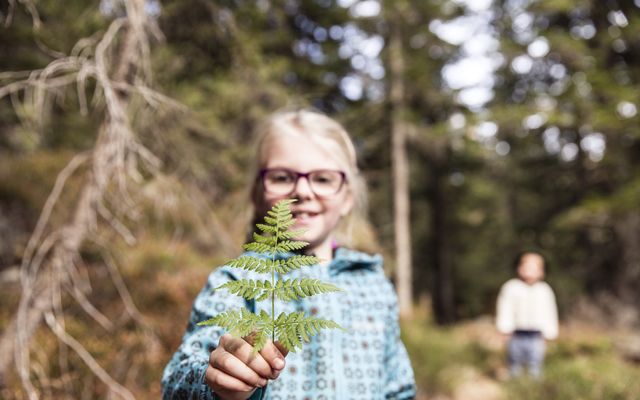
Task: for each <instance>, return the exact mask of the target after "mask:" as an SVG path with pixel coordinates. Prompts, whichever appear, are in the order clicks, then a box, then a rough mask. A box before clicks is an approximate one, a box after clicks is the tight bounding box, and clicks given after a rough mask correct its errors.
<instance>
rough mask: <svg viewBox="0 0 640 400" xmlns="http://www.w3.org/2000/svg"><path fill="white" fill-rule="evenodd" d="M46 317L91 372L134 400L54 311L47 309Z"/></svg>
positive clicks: (128, 399)
mask: <svg viewBox="0 0 640 400" xmlns="http://www.w3.org/2000/svg"><path fill="white" fill-rule="evenodd" d="M44 319H45V321H46V322H47V325H49V327H50V328H51V331H52V332H53V333H54V334H55V335H56V336H57V337H58V338H59V339H60V340H61V341H62V342H63V343H64V344H66V345H67V346H69V347H71V348H72V349H73V350H74V351H75V352H76V354H78V356H79V357H80V358H81V359H82V361H84V363H85V364H86V365H87V366H88V367H89V368H90V369H91V372H93V374H94V375H95V376H97V377H98V378H99V379H100V380H101V381H102V382H104V383H105V384H106V385H107V387H109V389H110V390H111V391H113V392H114V393H115V394H117V395H118V396H120V397H121V398H123V399H127V400H134V399H135V397H134V396H133V394H132V393H131V392H130V391H129V390H127V389H126V388H125V387H124V386H122V385H120V384H119V383H118V382H116V381H115V380H113V378H112V377H111V375H109V374H108V373H107V372H106V371H105V370H104V369H103V368H102V367H101V366H100V365H99V364H98V363H97V362H96V360H95V359H94V358H93V356H91V354H90V353H89V352H88V351H87V350H86V349H85V348H84V346H82V344H80V342H78V341H77V340H76V339H74V338H73V337H72V336H71V335H69V334H68V333H67V332H66V331H65V330H64V328H63V327H62V326H61V325H60V323H59V321H58V320H57V319H56V317H55V316H54V315H53V313H52V312H50V311H47V312H45V313H44Z"/></svg>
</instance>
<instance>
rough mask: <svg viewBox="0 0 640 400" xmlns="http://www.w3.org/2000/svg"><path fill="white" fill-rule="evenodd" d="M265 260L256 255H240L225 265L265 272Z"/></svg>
mask: <svg viewBox="0 0 640 400" xmlns="http://www.w3.org/2000/svg"><path fill="white" fill-rule="evenodd" d="M266 261H267V260H264V259H260V258H257V257H250V256H242V257H238V258H235V259H233V260H231V261H229V262H227V265H228V266H230V267H232V268H239V269H243V270H245V271H256V272H265V271H266V270H267V269H266Z"/></svg>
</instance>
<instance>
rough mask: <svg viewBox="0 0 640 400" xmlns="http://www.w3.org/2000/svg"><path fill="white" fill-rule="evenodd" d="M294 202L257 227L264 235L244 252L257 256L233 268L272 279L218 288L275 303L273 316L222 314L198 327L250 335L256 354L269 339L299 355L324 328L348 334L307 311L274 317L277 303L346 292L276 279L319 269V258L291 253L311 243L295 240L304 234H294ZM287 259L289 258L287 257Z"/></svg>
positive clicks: (324, 285) (245, 257)
mask: <svg viewBox="0 0 640 400" xmlns="http://www.w3.org/2000/svg"><path fill="white" fill-rule="evenodd" d="M294 201H295V200H282V201H279V202H278V203H277V204H276V205H275V206H273V208H272V209H271V210H270V211H268V212H267V216H265V218H264V222H265V223H264V224H256V227H257V228H258V229H259V230H260V231H261V232H262V234H260V233H256V232H254V234H253V239H254V241H253V242H251V243H247V244H245V245H244V249H245V250H247V251H249V252H254V253H257V255H243V256H240V257H238V258H236V259H234V260H231V261H230V262H229V263H228V265H229V266H230V267H232V268H239V269H243V270H246V271H253V272H257V273H260V274H269V275H270V276H271V279H270V280H269V279H264V280H252V279H241V280H237V281H230V282H227V283H225V284H223V285H220V286H219V287H217V288H215V289H214V290H219V289H226V290H228V291H229V292H231V293H233V294H235V295H238V296H241V297H242V298H244V299H246V300H256V301H263V300H267V299H270V300H271V313H270V314H269V313H267V312H265V311H264V310H262V311H260V313H256V314H254V313H252V312H250V311H249V310H247V309H246V308H242V309H240V310H231V311H227V312H224V313H221V314H218V315H216V316H215V317H213V318H211V319H209V320H206V321H203V322H200V323H199V324H198V325H217V326H220V327H221V328H224V329H225V330H227V331H228V332H230V333H231V334H232V335H235V336H241V337H246V336H250V337H251V338H252V340H253V348H254V352H259V351H260V350H261V349H262V348H263V347H264V345H265V343H266V341H267V339H268V338H271V340H272V341H275V340H278V341H279V342H280V343H281V344H282V345H283V346H284V347H285V348H286V349H287V350H289V351H295V350H296V348H302V343H303V342H309V340H310V337H311V336H314V335H316V334H318V333H320V330H321V329H324V328H339V329H343V328H342V327H340V325H338V324H337V323H336V322H334V321H331V320H326V319H320V318H315V317H310V316H305V315H304V312H292V313H289V314H286V313H280V314H279V315H278V316H277V317H276V316H275V300H276V299H279V300H284V301H291V300H297V299H300V298H303V297H309V296H314V295H316V294H321V293H327V292H337V291H341V290H342V289H340V288H338V287H337V286H334V285H332V284H330V283H325V282H322V281H320V280H318V279H306V278H297V279H277V278H278V277H277V276H276V274H278V275H282V274H286V273H288V272H290V271H293V270H296V269H299V268H301V267H303V266H305V265H314V264H317V263H318V262H319V260H318V258H316V257H314V256H308V255H300V254H293V255H289V254H288V253H290V252H294V251H298V250H301V249H303V248H304V247H306V246H307V245H308V243H306V242H302V241H298V240H293V238H294V237H296V236H299V235H300V234H301V233H302V231H300V230H290V228H291V227H292V226H293V224H294V223H295V220H294V219H293V216H292V215H291V203H293V202H294ZM283 255H285V257H282V256H283Z"/></svg>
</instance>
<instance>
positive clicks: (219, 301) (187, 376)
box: [162, 267, 264, 400]
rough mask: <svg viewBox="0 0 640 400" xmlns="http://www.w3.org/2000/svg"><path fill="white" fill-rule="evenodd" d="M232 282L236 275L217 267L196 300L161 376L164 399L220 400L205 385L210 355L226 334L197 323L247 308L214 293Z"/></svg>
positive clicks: (256, 396) (257, 395)
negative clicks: (229, 311)
mask: <svg viewBox="0 0 640 400" xmlns="http://www.w3.org/2000/svg"><path fill="white" fill-rule="evenodd" d="M231 279H233V276H232V275H231V274H230V273H229V272H226V271H225V269H224V267H222V268H218V269H217V270H216V271H214V272H213V273H212V274H211V275H210V276H209V279H208V280H207V284H206V285H205V287H204V288H203V289H202V290H201V291H200V294H198V297H196V300H195V302H194V304H193V309H192V310H191V316H190V317H189V323H188V325H187V331H186V333H185V334H184V336H183V338H182V343H181V344H180V347H179V348H178V351H176V353H175V354H174V355H173V357H172V358H171V360H170V361H169V363H168V364H167V366H166V367H165V369H164V373H163V375H162V398H163V399H164V400H168V399H180V400H182V399H189V400H191V399H193V400H195V399H198V400H206V399H211V400H217V399H218V397H217V396H216V395H215V393H213V390H211V389H210V388H209V387H208V386H207V385H206V384H205V382H204V375H205V372H206V370H207V366H208V364H209V355H210V353H211V352H212V351H213V350H214V349H215V348H216V346H217V345H218V341H219V339H220V337H221V336H222V335H223V334H224V333H225V332H224V330H223V329H222V328H220V327H217V326H196V324H197V323H198V322H201V321H204V320H207V319H209V318H211V317H213V316H214V315H217V314H219V313H222V312H225V311H227V310H232V309H239V308H242V307H245V306H246V303H245V301H244V299H242V298H240V297H237V296H233V295H230V294H229V293H228V292H227V291H226V290H219V291H214V290H213V288H216V287H218V286H220V285H222V284H223V283H225V282H228V281H229V280H231ZM263 395H264V393H263V390H262V389H258V390H256V391H255V392H254V394H253V395H252V396H251V398H250V399H251V400H258V399H261V398H262V397H263Z"/></svg>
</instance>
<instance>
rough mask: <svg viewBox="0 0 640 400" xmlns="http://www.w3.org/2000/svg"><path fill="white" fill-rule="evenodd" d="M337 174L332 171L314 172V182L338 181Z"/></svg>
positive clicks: (328, 182)
mask: <svg viewBox="0 0 640 400" xmlns="http://www.w3.org/2000/svg"><path fill="white" fill-rule="evenodd" d="M335 175H336V174H334V173H331V172H318V173H316V174H313V176H312V178H311V179H312V180H313V182H314V183H319V184H323V185H324V184H326V185H330V184H333V183H334V182H336V181H337V177H336V176H335Z"/></svg>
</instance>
